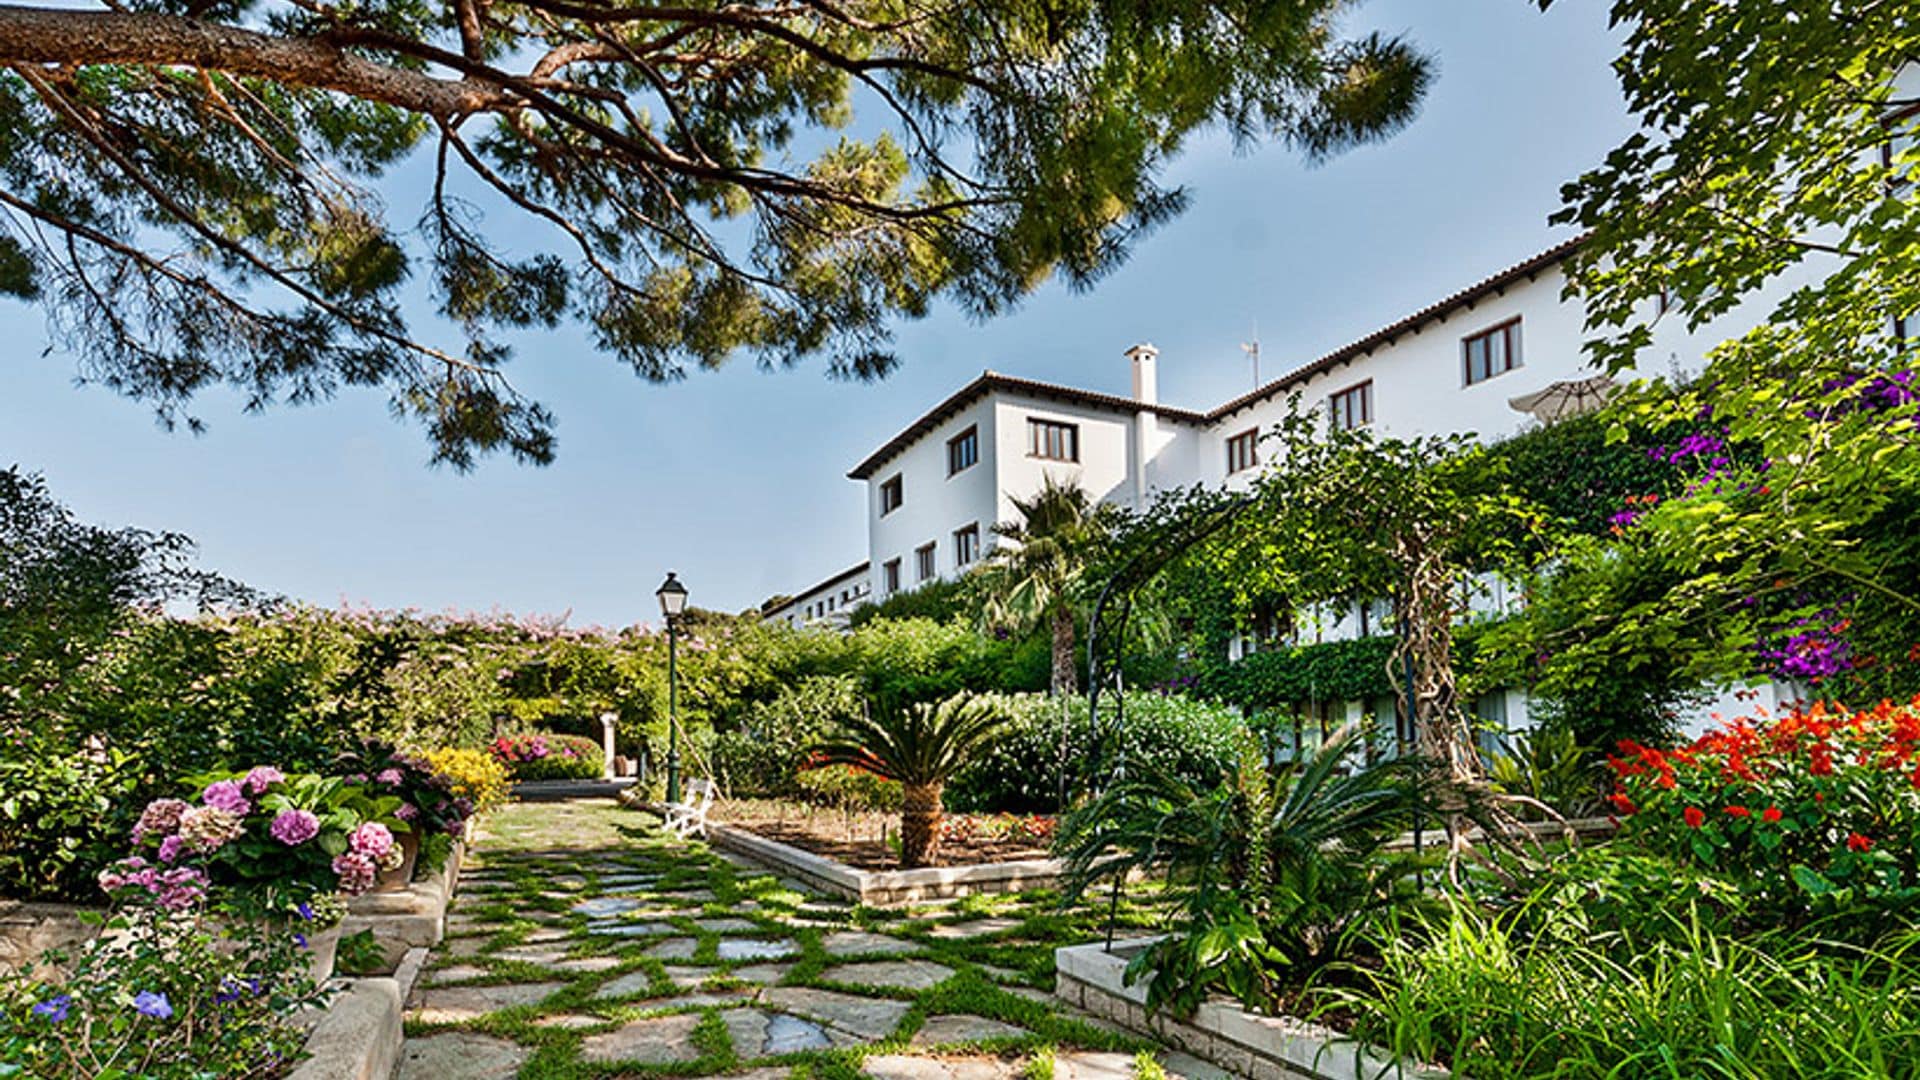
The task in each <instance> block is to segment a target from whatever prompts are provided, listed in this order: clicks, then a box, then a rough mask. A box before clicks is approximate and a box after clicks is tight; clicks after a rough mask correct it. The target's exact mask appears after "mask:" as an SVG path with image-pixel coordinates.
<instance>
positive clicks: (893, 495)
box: [880, 476, 906, 517]
mask: <svg viewBox="0 0 1920 1080" xmlns="http://www.w3.org/2000/svg"><path fill="white" fill-rule="evenodd" d="M904 494H905V493H904V492H903V491H902V490H901V488H900V478H899V477H898V476H896V477H894V478H893V479H891V480H888V481H887V482H886V483H884V484H881V485H880V516H881V517H886V516H887V515H888V514H891V513H893V512H894V511H895V510H898V509H900V504H901V503H902V502H904V501H906V500H905V498H904Z"/></svg>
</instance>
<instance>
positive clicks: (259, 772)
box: [241, 765, 287, 795]
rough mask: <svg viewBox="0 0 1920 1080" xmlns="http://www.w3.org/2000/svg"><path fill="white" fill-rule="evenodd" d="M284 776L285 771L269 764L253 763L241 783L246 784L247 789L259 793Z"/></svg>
mask: <svg viewBox="0 0 1920 1080" xmlns="http://www.w3.org/2000/svg"><path fill="white" fill-rule="evenodd" d="M286 778H287V774H286V773H283V772H281V771H280V770H279V769H276V768H274V767H273V766H271V765H255V766H254V767H253V768H252V770H250V771H249V772H248V773H247V775H246V777H245V779H243V780H242V781H241V783H243V784H245V785H246V788H247V791H249V792H251V793H252V794H255V795H259V794H261V793H263V792H265V791H266V790H267V789H268V788H270V787H272V786H273V785H275V784H278V783H280V782H281V781H283V780H285V779H286Z"/></svg>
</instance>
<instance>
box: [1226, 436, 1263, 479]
mask: <svg viewBox="0 0 1920 1080" xmlns="http://www.w3.org/2000/svg"><path fill="white" fill-rule="evenodd" d="M1258 464H1260V430H1259V429H1258V428H1255V429H1253V430H1250V431H1243V432H1241V433H1240V434H1238V435H1235V436H1234V437H1233V438H1231V439H1228V440H1227V473H1228V475H1232V474H1233V473H1237V472H1239V471H1240V470H1242V469H1251V468H1253V467H1254V466H1255V465H1258Z"/></svg>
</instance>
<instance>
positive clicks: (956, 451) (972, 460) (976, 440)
mask: <svg viewBox="0 0 1920 1080" xmlns="http://www.w3.org/2000/svg"><path fill="white" fill-rule="evenodd" d="M963 456H964V457H965V458H966V460H965V461H961V460H960V459H961V457H963ZM956 463H957V464H956ZM978 464H980V425H978V424H973V425H970V426H968V428H967V430H965V431H963V432H961V433H960V434H958V435H955V436H954V437H953V438H951V439H948V440H947V476H948V477H949V478H951V477H955V476H959V475H960V474H961V473H963V472H966V471H967V470H968V469H971V468H973V467H974V466H975V465H978Z"/></svg>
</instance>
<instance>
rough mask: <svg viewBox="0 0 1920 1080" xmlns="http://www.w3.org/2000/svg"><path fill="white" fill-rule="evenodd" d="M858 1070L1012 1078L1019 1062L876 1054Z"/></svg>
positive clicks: (887, 1079)
mask: <svg viewBox="0 0 1920 1080" xmlns="http://www.w3.org/2000/svg"><path fill="white" fill-rule="evenodd" d="M860 1071H861V1072H863V1073H865V1074H866V1075H868V1076H871V1077H874V1080H1012V1078H1013V1077H1017V1076H1019V1075H1021V1070H1020V1064H1019V1062H1014V1061H1002V1060H1001V1059H999V1058H989V1057H980V1058H927V1057H910V1056H908V1055H906V1054H876V1055H874V1056H872V1057H870V1058H868V1059H867V1060H865V1061H863V1062H861V1063H860ZM1053 1075H1054V1077H1055V1080H1061V1077H1060V1073H1058V1072H1056V1073H1054V1074H1053ZM1128 1080H1131V1076H1130V1075H1129V1077H1128Z"/></svg>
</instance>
